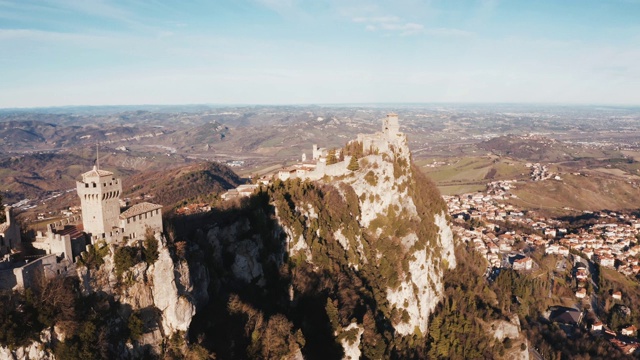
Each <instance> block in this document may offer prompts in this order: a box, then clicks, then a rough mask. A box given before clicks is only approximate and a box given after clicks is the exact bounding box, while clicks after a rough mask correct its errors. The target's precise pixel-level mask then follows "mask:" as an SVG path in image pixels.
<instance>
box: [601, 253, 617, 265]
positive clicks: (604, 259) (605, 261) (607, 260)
mask: <svg viewBox="0 0 640 360" xmlns="http://www.w3.org/2000/svg"><path fill="white" fill-rule="evenodd" d="M599 260H600V265H601V266H604V267H607V268H614V267H615V263H616V258H614V257H613V256H611V255H602V256H600V257H599Z"/></svg>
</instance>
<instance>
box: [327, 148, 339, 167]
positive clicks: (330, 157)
mask: <svg viewBox="0 0 640 360" xmlns="http://www.w3.org/2000/svg"><path fill="white" fill-rule="evenodd" d="M337 162H338V158H336V151H335V149H331V150H329V154H328V155H327V165H331V164H335V163H337Z"/></svg>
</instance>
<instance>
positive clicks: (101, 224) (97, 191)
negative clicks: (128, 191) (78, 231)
mask: <svg viewBox="0 0 640 360" xmlns="http://www.w3.org/2000/svg"><path fill="white" fill-rule="evenodd" d="M76 189H77V190H78V196H79V197H80V205H81V206H82V225H84V231H85V232H87V233H90V234H91V235H97V236H101V235H102V234H105V233H109V232H110V231H111V230H112V229H113V228H114V227H115V228H117V227H118V224H119V216H120V194H121V193H122V183H121V182H120V179H116V178H115V177H114V176H113V173H112V172H110V171H104V170H100V169H98V168H97V167H96V166H94V167H93V170H91V171H88V172H86V173H84V174H82V181H77V182H76Z"/></svg>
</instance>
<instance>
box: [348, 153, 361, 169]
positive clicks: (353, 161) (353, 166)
mask: <svg viewBox="0 0 640 360" xmlns="http://www.w3.org/2000/svg"><path fill="white" fill-rule="evenodd" d="M347 169H349V170H351V171H356V170H358V169H360V164H359V163H358V158H357V157H356V156H355V155H353V156H352V157H351V160H350V161H349V165H348V166H347Z"/></svg>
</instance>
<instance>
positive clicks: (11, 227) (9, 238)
mask: <svg viewBox="0 0 640 360" xmlns="http://www.w3.org/2000/svg"><path fill="white" fill-rule="evenodd" d="M4 213H5V221H4V222H3V223H2V224H0V256H4V255H6V254H8V253H10V252H11V249H13V248H14V247H15V246H16V245H18V244H19V243H20V225H18V223H17V222H16V219H15V217H14V216H13V211H11V206H5V208H4Z"/></svg>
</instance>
